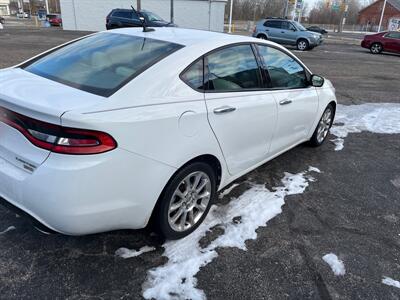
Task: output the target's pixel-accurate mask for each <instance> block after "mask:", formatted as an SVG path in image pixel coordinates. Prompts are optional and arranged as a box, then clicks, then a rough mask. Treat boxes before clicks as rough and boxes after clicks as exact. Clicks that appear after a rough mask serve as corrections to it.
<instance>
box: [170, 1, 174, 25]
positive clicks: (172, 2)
mask: <svg viewBox="0 0 400 300" xmlns="http://www.w3.org/2000/svg"><path fill="white" fill-rule="evenodd" d="M171 23H174V0H171Z"/></svg>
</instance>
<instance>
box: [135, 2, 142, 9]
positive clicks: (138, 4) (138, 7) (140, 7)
mask: <svg viewBox="0 0 400 300" xmlns="http://www.w3.org/2000/svg"><path fill="white" fill-rule="evenodd" d="M141 9H142V0H136V10H137V11H140V10H141Z"/></svg>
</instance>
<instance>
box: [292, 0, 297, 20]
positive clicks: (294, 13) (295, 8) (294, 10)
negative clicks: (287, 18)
mask: <svg viewBox="0 0 400 300" xmlns="http://www.w3.org/2000/svg"><path fill="white" fill-rule="evenodd" d="M296 10H297V0H296V2H295V3H294V9H293V14H292V20H293V21H294V20H295V19H296Z"/></svg>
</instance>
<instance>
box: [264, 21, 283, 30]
mask: <svg viewBox="0 0 400 300" xmlns="http://www.w3.org/2000/svg"><path fill="white" fill-rule="evenodd" d="M282 23H283V22H282V21H267V22H265V23H264V26H266V27H272V28H282Z"/></svg>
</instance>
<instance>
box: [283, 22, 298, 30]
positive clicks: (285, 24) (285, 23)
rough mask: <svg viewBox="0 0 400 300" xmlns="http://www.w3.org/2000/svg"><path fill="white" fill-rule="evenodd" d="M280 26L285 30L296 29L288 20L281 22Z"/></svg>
mask: <svg viewBox="0 0 400 300" xmlns="http://www.w3.org/2000/svg"><path fill="white" fill-rule="evenodd" d="M282 25H283V26H282V28H283V29H286V30H296V28H295V27H294V25H293V24H292V23H290V22H283V24H282Z"/></svg>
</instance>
